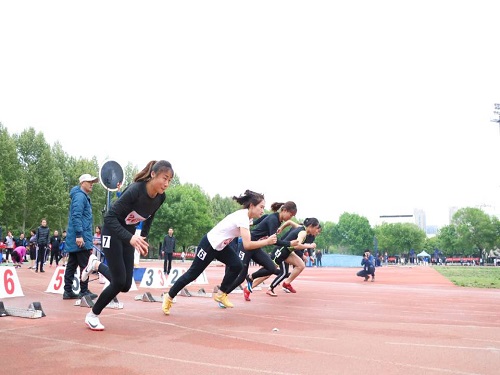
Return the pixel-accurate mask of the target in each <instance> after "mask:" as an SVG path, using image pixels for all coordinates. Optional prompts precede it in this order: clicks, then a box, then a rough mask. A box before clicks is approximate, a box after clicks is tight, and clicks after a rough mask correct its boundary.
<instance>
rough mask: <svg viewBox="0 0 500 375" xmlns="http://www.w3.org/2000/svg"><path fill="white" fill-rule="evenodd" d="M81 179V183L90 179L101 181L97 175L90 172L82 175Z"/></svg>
mask: <svg viewBox="0 0 500 375" xmlns="http://www.w3.org/2000/svg"><path fill="white" fill-rule="evenodd" d="M79 180H80V183H82V182H86V181H88V182H97V181H99V179H98V178H97V177H94V176H91V175H89V174H88V173H85V174H82V175H81V176H80V178H79Z"/></svg>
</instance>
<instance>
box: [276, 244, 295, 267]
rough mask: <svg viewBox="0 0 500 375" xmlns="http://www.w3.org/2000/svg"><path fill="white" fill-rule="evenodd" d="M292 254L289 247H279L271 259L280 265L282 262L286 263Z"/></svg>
mask: <svg viewBox="0 0 500 375" xmlns="http://www.w3.org/2000/svg"><path fill="white" fill-rule="evenodd" d="M291 253H292V252H291V251H290V250H289V249H288V247H285V246H283V247H278V248H275V249H274V250H273V252H272V254H271V259H272V260H273V261H274V263H276V264H280V263H281V262H284V261H285V260H286V258H288V257H289V256H290V254H291Z"/></svg>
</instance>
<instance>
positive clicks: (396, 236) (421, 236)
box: [375, 223, 426, 255]
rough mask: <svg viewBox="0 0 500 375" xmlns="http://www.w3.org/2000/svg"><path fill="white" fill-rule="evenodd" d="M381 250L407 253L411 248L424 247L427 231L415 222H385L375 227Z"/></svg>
mask: <svg viewBox="0 0 500 375" xmlns="http://www.w3.org/2000/svg"><path fill="white" fill-rule="evenodd" d="M375 236H376V237H377V240H378V246H379V250H380V251H381V252H384V251H387V253H388V254H390V255H400V254H407V253H408V252H409V250H410V249H422V248H423V247H424V242H425V238H426V235H425V232H424V231H423V230H422V229H420V228H419V227H418V226H417V225H415V224H410V223H394V224H390V223H384V224H382V225H380V226H376V227H375Z"/></svg>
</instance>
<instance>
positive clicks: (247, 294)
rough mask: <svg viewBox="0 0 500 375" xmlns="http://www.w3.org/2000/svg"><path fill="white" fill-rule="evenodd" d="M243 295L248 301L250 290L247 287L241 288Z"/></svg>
mask: <svg viewBox="0 0 500 375" xmlns="http://www.w3.org/2000/svg"><path fill="white" fill-rule="evenodd" d="M243 297H245V301H250V291H249V290H248V288H244V289H243Z"/></svg>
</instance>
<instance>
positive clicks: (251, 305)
mask: <svg viewBox="0 0 500 375" xmlns="http://www.w3.org/2000/svg"><path fill="white" fill-rule="evenodd" d="M146 266H154V267H162V265H161V264H160V263H153V264H152V263H148V264H147V265H146ZM175 266H177V267H182V266H184V265H183V264H181V263H177V264H176V265H175ZM357 271H358V269H352V268H306V269H305V270H304V272H303V273H302V274H301V275H300V276H299V278H298V279H297V280H296V281H295V282H294V283H293V286H294V287H295V289H296V290H297V293H296V294H286V293H285V292H283V291H281V290H278V297H277V298H273V297H269V296H267V295H266V294H265V293H264V291H255V292H254V293H253V294H252V296H251V297H252V301H251V302H245V301H244V300H243V296H242V294H232V295H231V296H230V297H231V301H233V303H234V304H235V308H233V309H221V308H219V307H218V306H217V304H216V303H215V302H214V301H213V300H212V299H211V298H203V297H181V296H178V297H177V303H176V304H175V305H174V306H173V308H172V310H171V315H170V316H165V315H164V314H163V313H162V311H161V304H160V303H154V302H153V303H149V302H142V301H135V300H134V297H135V296H137V295H140V294H143V293H144V292H147V291H150V292H151V293H152V294H153V295H158V296H159V295H160V294H161V292H162V290H160V289H145V288H139V291H131V292H129V293H127V294H120V295H119V300H120V302H123V303H124V308H123V309H121V310H113V309H105V310H104V312H103V314H102V315H101V322H102V323H103V324H104V325H105V326H106V330H105V331H103V332H92V331H90V330H89V329H88V328H87V327H86V325H85V324H84V317H85V314H86V313H87V312H88V311H89V309H88V308H84V307H76V306H74V305H73V304H74V300H63V299H62V296H61V295H59V294H52V293H46V292H45V290H46V289H47V286H48V283H49V281H50V279H51V277H52V273H53V269H51V268H47V272H46V273H44V274H35V273H33V272H32V271H31V270H28V269H26V268H24V267H23V268H21V269H19V270H17V274H18V276H19V280H20V283H21V285H22V289H23V292H24V295H25V296H24V297H15V298H7V299H3V302H4V304H5V305H6V306H9V307H22V308H26V307H27V306H28V305H29V304H30V303H31V302H33V301H39V302H41V303H42V307H43V309H44V311H45V313H46V315H47V316H46V317H44V318H41V319H25V318H16V317H3V318H0V333H1V337H2V344H3V345H2V347H1V351H0V358H1V362H2V365H1V367H0V368H1V372H2V374H23V375H24V374H36V375H42V374H52V375H54V374H96V373H101V374H120V375H122V374H146V373H150V374H152V373H155V374H200V373H203V374H224V375H226V374H229V373H230V374H363V375H366V374H404V375H413V374H467V375H468V374H498V373H499V371H500V370H499V368H500V290H485V289H472V288H467V289H465V288H460V287H456V286H454V285H452V284H451V283H450V282H449V281H447V280H446V279H445V278H443V277H442V276H441V275H440V274H439V273H438V272H437V271H436V270H434V269H433V268H432V267H413V268H411V267H397V266H389V267H382V268H377V273H376V281H375V282H373V283H372V282H363V279H361V278H358V277H356V276H355V274H356V272H357ZM223 272H224V268H223V267H221V266H216V265H212V266H210V267H209V268H208V269H207V271H206V274H207V276H208V281H209V285H208V286H207V285H204V286H203V287H204V288H205V289H206V290H207V291H212V290H213V287H214V286H215V285H216V284H218V283H220V280H221V277H222V274H223ZM137 285H138V286H139V283H138V284H137ZM198 288H199V286H190V288H189V289H190V290H191V291H195V290H197V289H198ZM264 288H265V286H264ZM91 290H92V291H94V292H99V291H100V290H102V285H101V284H97V281H95V282H93V283H92V284H91ZM274 328H277V329H278V330H277V331H273V329H274Z"/></svg>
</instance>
